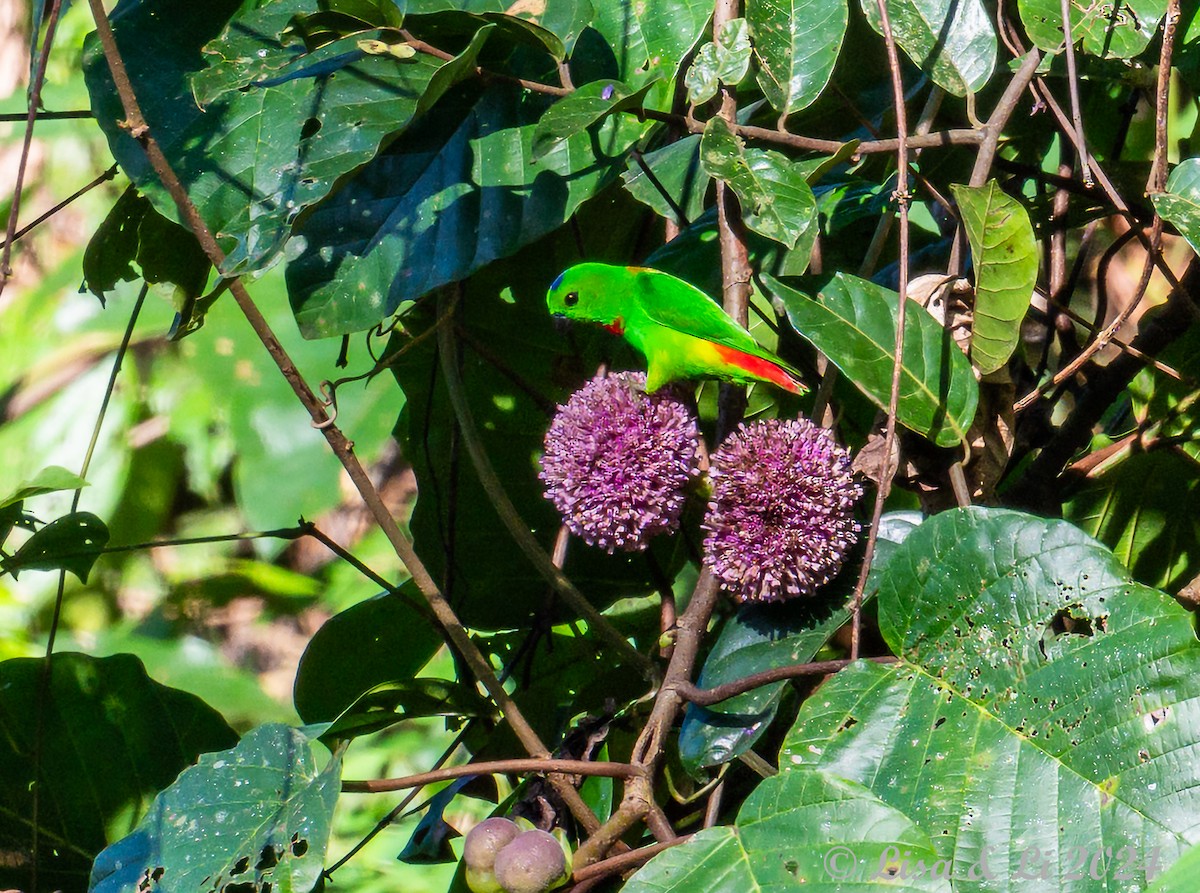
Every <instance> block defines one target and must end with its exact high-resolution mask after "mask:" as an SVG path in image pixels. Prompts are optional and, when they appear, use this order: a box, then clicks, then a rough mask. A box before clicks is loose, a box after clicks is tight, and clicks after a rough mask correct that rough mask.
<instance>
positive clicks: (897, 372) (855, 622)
mask: <svg viewBox="0 0 1200 893" xmlns="http://www.w3.org/2000/svg"><path fill="white" fill-rule="evenodd" d="M877 5H878V8H879V15H880V25H881V27H882V30H883V42H884V45H885V47H886V48H887V57H888V70H889V71H890V72H891V79H892V102H893V104H894V105H895V111H896V137H897V150H896V192H895V198H896V205H897V216H898V217H899V219H900V221H899V222H900V257H899V277H900V282H899V296H898V306H897V308H896V341H895V347H894V350H895V355H894V357H893V359H892V387H891V392H890V394H889V395H888V410H887V421H886V423H885V425H884V431H883V456H884V459H883V462H884V466H883V470H882V473H881V474H880V477H879V489H878V490H877V491H876V493H875V507H874V508H873V509H872V511H871V526H870V528H869V529H868V531H867V546H866V551H865V553H864V554H863V561H862V567H861V568H860V569H859V572H858V580H857V581H856V582H855V584H854V594H853V596H851V599H850V610H851V621H850V657H851V658H857V657H858V655H859V648H860V645H861V639H862V603H863V593H864V592H865V590H866V588H867V579H868V578H869V576H870V573H871V561H872V559H873V558H874V557H875V544H876V542H878V540H879V524H880V521H881V520H882V518H883V504H884V502H885V501H886V500H887V497H888V493H889V492H890V491H891V487H892V478H893V477H894V476H895V474H896V468H897V464H898V463H897V462H895V461H894V457H893V454H894V452H895V449H896V413H897V410H898V407H899V403H900V378H901V373H902V371H903V369H904V322H905V317H906V311H907V305H908V241H909V228H908V203H909V200H910V198H911V196H910V195H909V193H908V114H907V110H906V109H905V106H904V81H903V77H902V75H901V73H900V55H899V53H898V52H897V50H896V40H895V37H894V36H893V35H892V22H891V19H890V18H889V16H888V9H887V0H877Z"/></svg>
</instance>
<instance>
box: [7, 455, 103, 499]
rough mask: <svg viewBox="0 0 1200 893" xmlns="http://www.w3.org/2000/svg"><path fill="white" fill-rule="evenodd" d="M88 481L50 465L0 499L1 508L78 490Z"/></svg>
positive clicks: (59, 467)
mask: <svg viewBox="0 0 1200 893" xmlns="http://www.w3.org/2000/svg"><path fill="white" fill-rule="evenodd" d="M87 485H88V483H87V481H85V480H84V479H83V478H81V477H80V476H79V475H77V474H75V473H74V472H72V471H67V469H65V468H63V467H61V466H59V465H48V466H46V467H45V468H43V469H42V470H41V471H39V472H38V473H37V474H35V475H34V476H33V477H32V478H30V479H29V480H27V481H21V483H19V484H17V486H16V487H14V488H13V490H12V492H11V493H9V494H8V495H7V496H5V497H4V498H3V499H0V508H4V507H5V506H9V505H13V504H14V503H17V502H21V501H22V500H25V499H32V498H33V497H34V496H41V495H43V494H45V493H57V492H59V491H60V490H77V489H79V488H80V487H86V486H87Z"/></svg>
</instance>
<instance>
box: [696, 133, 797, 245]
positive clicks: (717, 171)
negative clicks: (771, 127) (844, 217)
mask: <svg viewBox="0 0 1200 893" xmlns="http://www.w3.org/2000/svg"><path fill="white" fill-rule="evenodd" d="M700 163H701V164H703V165H704V169H705V170H706V171H708V173H709V175H710V176H713V177H716V178H717V179H720V180H724V181H725V182H726V183H728V184H729V185H730V186H731V187H732V188H733V191H734V192H736V193H737V197H738V200H739V201H740V203H741V206H742V220H743V221H744V222H745V224H746V226H747V227H749V228H750V229H752V230H754V231H755V232H757V233H761V234H762V235H764V236H767V237H768V238H771V239H775V240H776V241H778V242H782V243H783V244H784V245H787V246H788V248H793V249H794V248H796V247H797V245H799V244H806V245H808V246H809V247H810V248H811V246H812V240H813V239H815V238H816V230H817V201H816V199H815V198H814V197H813V193H812V189H810V188H809V186H808V182H807V181H806V179H805V175H804V169H803V168H802V167H801V166H800V165H799V164H797V163H795V162H793V161H791V160H790V159H789V158H788V157H787V156H786V155H782V154H780V153H779V152H771V151H769V150H763V149H747V148H746V147H745V145H743V143H742V141H741V140H740V139H739V138H738V137H737V136H736V135H735V134H734V133H733V131H732V130H730V128H729V123H728V122H727V121H726V120H725V119H724V118H720V117H717V118H713V119H712V120H710V121H709V122H708V125H707V126H706V127H705V128H704V137H703V138H702V139H701V141H700ZM801 240H803V242H802V241H801Z"/></svg>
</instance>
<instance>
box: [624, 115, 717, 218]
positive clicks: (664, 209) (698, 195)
mask: <svg viewBox="0 0 1200 893" xmlns="http://www.w3.org/2000/svg"><path fill="white" fill-rule="evenodd" d="M642 162H643V163H644V164H645V165H646V167H648V168H649V169H650V173H651V174H652V175H653V179H651V176H649V175H647V174H646V171H645V170H643V168H642V166H641V165H640V164H637V163H636V161H635V160H633V159H631V160H630V162H629V169H628V170H626V171H625V173H623V174H621V179H623V180H624V181H625V188H626V189H628V190H629V194H630V195H632V196H633V197H634V198H636V199H637V200H638V201H639V202H642V203H643V204H645V205H648V206H650V207H651V208H653V209H654V210H655V212H656V213H657V214H658V215H659V216H660V217H666V218H668V219H669V220H675V221H676V222H677V223H679V224H680V225H684V226H686V225H687V224H689V223H692V222H694V221H695V220H696V219H697V218H698V217H699V216H700V215H701V214H702V213H704V196H705V193H706V192H707V191H708V184H709V176H708V173H707V172H706V171H705V170H704V169H703V167H701V165H700V135H699V134H692V135H691V136H685V137H684V138H683V139H680V140H676V141H675V142H673V143H671V144H669V145H666V146H663V147H662V148H661V149H655V150H654V151H653V152H650V153H648V154H646V155H643V156H642ZM655 180H657V181H658V182H657V184H656V183H655V182H654V181H655ZM663 193H666V195H664V194H663ZM667 196H670V201H668V200H667ZM680 211H682V212H683V219H682V220H678V219H677V218H678V216H679V212H680Z"/></svg>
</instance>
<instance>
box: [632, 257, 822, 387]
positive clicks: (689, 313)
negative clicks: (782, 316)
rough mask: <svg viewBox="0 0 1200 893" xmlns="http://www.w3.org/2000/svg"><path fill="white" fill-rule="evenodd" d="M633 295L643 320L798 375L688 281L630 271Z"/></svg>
mask: <svg viewBox="0 0 1200 893" xmlns="http://www.w3.org/2000/svg"><path fill="white" fill-rule="evenodd" d="M630 272H631V273H633V276H634V287H633V293H634V295H635V296H636V299H637V301H638V303H639V305H640V306H641V308H642V311H643V312H644V313H645V315H646V317H647V318H648V319H649V320H650V321H651V322H653V323H656V324H657V325H660V326H665V327H666V328H668V329H674V330H675V331H677V332H684V333H686V334H688V335H694V336H696V337H697V338H703V339H705V340H706V341H714V342H716V343H717V344H723V345H725V346H726V347H733V348H736V349H737V350H740V351H744V352H745V353H748V354H750V355H751V356H756V357H762V358H763V359H766V360H770V361H771V362H773V363H778V364H779V365H780V366H782V367H783V368H784V369H786V370H788V371H789V372H793V373H796V374H799V373H798V372H797V371H796V370H795V369H793V368H792V367H791V366H789V365H788V364H787V363H785V362H783V361H782V360H780V359H779V357H777V356H775V354H773V353H771V352H770V351H769V350H767V349H766V348H764V347H762V346H760V345H759V343H758V342H757V341H755V340H754V337H753V336H752V335H751V334H750V333H749V332H747V331H746V330H745V329H743V328H742V327H741V326H739V325H738V324H737V323H735V322H734V321H733V320H732V319H731V318H730V317H729V314H727V313H726V312H725V311H724V310H722V309H721V308H720V306H718V304H717V303H716V302H715V301H714V300H713V299H712V298H710V297H709V296H708V295H706V294H705V293H704V292H702V291H701V290H700V289H698V288H696V286H694V285H692V284H691V283H690V282H685V281H684V280H682V279H678V278H676V277H675V276H672V275H670V274H669V273H663V272H661V271H659V270H652V269H650V268H648V267H647V268H630Z"/></svg>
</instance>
